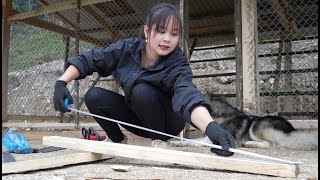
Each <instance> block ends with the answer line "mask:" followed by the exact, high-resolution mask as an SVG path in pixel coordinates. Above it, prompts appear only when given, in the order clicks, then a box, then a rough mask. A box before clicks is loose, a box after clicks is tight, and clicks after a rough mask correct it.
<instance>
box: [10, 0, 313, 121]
mask: <svg viewBox="0 0 320 180" xmlns="http://www.w3.org/2000/svg"><path fill="white" fill-rule="evenodd" d="M15 2H18V1H13V3H15ZM37 2H41V3H40V4H37V5H31V6H30V7H33V6H34V8H35V9H37V8H40V9H41V7H50V8H47V9H44V10H43V11H46V13H42V14H41V13H40V14H37V13H39V12H41V11H38V12H33V11H32V10H34V9H32V8H29V9H19V8H17V9H14V13H15V14H18V13H21V12H24V10H25V14H22V15H21V14H20V15H19V16H18V15H16V16H15V15H13V16H11V17H10V18H11V21H14V22H15V23H14V24H12V25H11V37H10V54H9V84H8V114H9V115H23V116H61V114H59V113H58V112H57V111H55V110H54V108H53V102H52V96H53V90H54V87H53V86H54V83H55V81H56V80H57V78H58V77H60V76H61V75H62V73H63V72H64V69H65V61H66V59H68V58H70V57H71V56H74V55H76V53H77V52H78V51H79V52H82V51H85V50H88V49H91V48H93V47H95V46H105V45H108V44H110V43H113V42H116V41H118V40H120V39H124V38H131V37H140V36H141V28H142V26H143V25H144V22H145V18H146V13H147V12H148V9H149V8H150V7H151V6H153V5H154V4H156V3H159V2H167V3H171V4H174V5H176V6H177V7H179V8H180V11H181V12H182V17H183V20H184V34H183V38H184V41H182V44H181V46H182V47H184V50H185V51H187V54H188V55H190V65H191V68H192V70H193V72H194V82H195V84H196V85H197V86H198V88H199V89H200V90H201V91H202V92H204V93H205V94H209V95H212V96H216V95H225V96H227V97H228V100H229V101H230V102H231V103H232V104H234V105H236V106H239V104H236V97H237V95H239V93H240V92H237V91H236V89H237V86H240V85H241V84H239V83H237V81H236V73H237V71H241V69H237V66H236V61H235V56H236V53H238V51H237V49H236V48H235V35H234V31H235V29H234V28H235V24H234V4H233V1H205V0H199V1H186V0H167V1H164V0H161V1H160V0H159V1H149V0H119V1H108V0H94V1H81V3H82V4H80V6H81V8H80V9H79V11H78V10H77V3H75V2H80V1H72V2H73V3H70V2H71V1H58V0H42V1H37ZM250 2H254V1H248V3H249V4H248V5H247V7H248V8H256V9H257V12H256V13H257V14H256V15H255V14H251V16H257V18H258V19H257V23H258V26H257V30H258V31H257V32H258V34H255V33H256V30H255V29H254V27H252V28H251V30H252V31H251V32H250V33H251V36H250V38H251V40H252V43H254V40H255V38H256V37H258V41H257V42H258V45H257V46H253V47H251V49H250V50H251V51H256V56H253V57H251V58H250V60H251V63H252V64H255V65H257V68H258V73H257V74H256V77H252V79H254V80H252V82H253V84H243V85H242V86H243V88H245V87H246V86H253V87H254V88H255V89H256V90H257V92H259V94H258V96H257V97H254V98H257V99H258V101H257V102H258V103H259V106H258V107H259V111H260V112H261V113H274V112H277V113H279V114H280V115H281V114H282V115H286V116H289V117H290V118H291V119H295V118H297V119H315V118H317V116H318V105H317V104H318V98H317V96H318V90H317V89H318V83H317V78H318V67H317V66H318V54H317V52H318V31H317V27H318V21H317V19H318V13H317V10H318V5H317V1H315V0H314V1H312V0H310V1H288V2H287V1H278V0H270V1H264V0H261V1H257V2H256V3H250ZM255 4H256V7H253V5H255ZM80 6H79V5H78V7H80ZM13 7H14V8H15V7H18V6H17V4H14V6H13ZM194 7H199V8H194ZM219 10H220V11H219ZM222 10H223V12H222ZM243 13H244V12H243ZM253 19H254V18H253ZM251 24H254V23H251ZM77 38H78V39H79V43H78V42H77ZM255 48H256V49H255ZM253 71H254V70H253ZM252 74H254V73H252ZM255 80H256V81H255ZM78 82H79V87H77V86H75V83H74V82H72V83H69V84H68V87H69V89H70V90H71V92H72V94H73V96H74V98H75V99H77V100H78V103H79V109H80V110H84V111H87V109H86V107H85V105H84V103H83V96H84V94H85V93H86V91H87V90H88V89H89V88H91V87H92V86H99V87H104V88H107V89H112V90H114V91H117V92H119V93H123V92H122V90H121V89H120V88H119V87H118V86H116V85H115V83H114V82H113V80H112V77H107V78H100V77H99V76H98V75H97V74H94V75H92V76H88V77H87V78H85V79H83V80H79V81H78ZM77 91H79V93H78V95H77V93H76V92H77ZM73 115H74V114H72V113H69V114H68V115H67V116H73ZM57 121H59V120H58V119H57Z"/></svg>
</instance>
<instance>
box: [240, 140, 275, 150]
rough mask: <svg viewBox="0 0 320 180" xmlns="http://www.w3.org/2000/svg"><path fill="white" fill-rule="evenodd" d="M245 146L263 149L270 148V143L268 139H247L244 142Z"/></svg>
mask: <svg viewBox="0 0 320 180" xmlns="http://www.w3.org/2000/svg"><path fill="white" fill-rule="evenodd" d="M244 147H246V148H261V149H267V148H270V143H269V142H267V141H261V142H258V141H247V142H246V143H245V144H244Z"/></svg>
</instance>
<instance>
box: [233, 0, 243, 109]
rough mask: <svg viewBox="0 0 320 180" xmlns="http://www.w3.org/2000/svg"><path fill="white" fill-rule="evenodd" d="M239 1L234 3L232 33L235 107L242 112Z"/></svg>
mask: <svg viewBox="0 0 320 180" xmlns="http://www.w3.org/2000/svg"><path fill="white" fill-rule="evenodd" d="M241 30H242V29H241V1H234V32H235V59H236V105H237V107H238V109H240V110H243V100H242V99H243V92H242V88H243V79H242V45H241V43H242V38H241Z"/></svg>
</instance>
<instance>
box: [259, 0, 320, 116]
mask: <svg viewBox="0 0 320 180" xmlns="http://www.w3.org/2000/svg"><path fill="white" fill-rule="evenodd" d="M257 8H258V15H259V16H258V22H259V26H258V27H259V45H258V62H259V64H260V65H259V66H260V69H259V70H260V72H259V74H260V86H259V89H260V97H261V110H262V111H263V112H267V113H278V114H279V115H284V116H289V117H290V118H291V119H306V118H309V119H317V116H318V80H317V79H318V30H317V28H318V5H317V1H313V0H307V1H277V0H270V1H258V4H257ZM307 116H308V117H307Z"/></svg>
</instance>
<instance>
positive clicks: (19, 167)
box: [2, 152, 112, 174]
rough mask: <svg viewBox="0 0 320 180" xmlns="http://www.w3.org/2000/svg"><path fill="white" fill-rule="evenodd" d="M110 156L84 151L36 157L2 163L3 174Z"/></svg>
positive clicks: (96, 159) (60, 165)
mask: <svg viewBox="0 0 320 180" xmlns="http://www.w3.org/2000/svg"><path fill="white" fill-rule="evenodd" d="M109 158H112V157H111V156H108V155H102V154H98V153H91V152H89V153H88V152H83V153H76V154H68V155H63V156H57V157H50V158H44V159H34V160H26V161H17V162H9V163H2V174H8V173H21V172H27V171H34V170H41V169H48V168H56V167H62V166H65V165H70V164H79V163H84V162H92V161H98V160H103V159H109Z"/></svg>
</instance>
